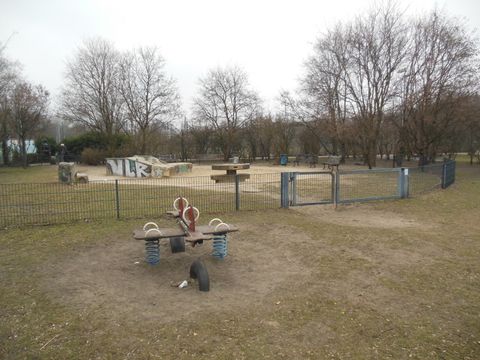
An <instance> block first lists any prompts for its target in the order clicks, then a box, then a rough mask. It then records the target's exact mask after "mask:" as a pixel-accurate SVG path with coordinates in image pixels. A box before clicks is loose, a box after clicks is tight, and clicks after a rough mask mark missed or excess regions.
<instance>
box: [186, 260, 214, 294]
mask: <svg viewBox="0 0 480 360" xmlns="http://www.w3.org/2000/svg"><path fill="white" fill-rule="evenodd" d="M190 277H191V278H192V279H197V281H198V289H199V290H200V291H209V290H210V279H209V277H208V271H207V268H206V266H205V265H204V264H203V263H202V262H201V261H200V260H195V261H194V262H193V263H192V265H191V266H190Z"/></svg>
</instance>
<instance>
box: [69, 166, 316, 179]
mask: <svg viewBox="0 0 480 360" xmlns="http://www.w3.org/2000/svg"><path fill="white" fill-rule="evenodd" d="M76 169H77V171H78V172H82V173H85V174H87V175H88V178H89V180H91V181H99V180H115V179H131V178H128V177H124V176H114V175H107V168H106V166H86V165H77V166H76ZM293 169H294V170H295V171H318V170H319V169H318V168H309V167H306V166H296V167H294V168H293V167H285V166H275V165H257V164H251V166H250V169H247V170H239V171H238V173H239V174H251V175H256V174H272V173H281V172H284V171H293ZM221 174H225V171H222V170H212V166H211V165H196V164H193V167H192V172H189V173H182V174H178V175H175V176H172V177H170V178H191V177H199V176H210V175H221Z"/></svg>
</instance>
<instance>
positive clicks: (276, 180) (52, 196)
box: [0, 161, 455, 228]
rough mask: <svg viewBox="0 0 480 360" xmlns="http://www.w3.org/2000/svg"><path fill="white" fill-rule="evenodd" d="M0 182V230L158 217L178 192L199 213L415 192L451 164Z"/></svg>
mask: <svg viewBox="0 0 480 360" xmlns="http://www.w3.org/2000/svg"><path fill="white" fill-rule="evenodd" d="M240 180H241V179H240V177H239V176H235V175H232V178H231V180H230V181H229V182H225V183H215V182H214V181H212V180H211V179H210V177H208V176H204V177H181V178H145V179H122V180H109V181H92V182H90V183H88V184H73V185H65V184H61V183H37V184H3V185H0V227H2V228H5V227H9V226H22V225H36V224H58V223H68V222H73V221H84V220H93V219H108V218H117V219H126V218H158V217H159V216H161V215H162V214H164V213H165V212H166V211H167V210H171V209H172V202H173V200H174V199H175V198H176V197H178V196H183V197H186V198H187V199H188V200H189V202H190V203H191V204H193V205H194V206H196V207H197V208H199V209H200V210H201V211H202V212H207V213H215V212H227V211H235V210H261V209H275V208H279V207H289V206H297V205H307V204H327V203H350V202H356V201H368V200H379V199H394V198H405V197H408V196H415V195H417V194H420V193H423V192H426V191H429V190H431V189H435V188H440V187H442V188H446V187H448V186H449V185H451V184H452V183H453V182H454V181H455V162H453V161H451V162H446V163H443V164H438V165H430V166H424V167H421V168H410V169H373V170H357V171H340V172H333V173H332V172H326V171H317V172H284V173H281V174H278V173H271V174H251V175H250V179H248V180H245V181H240Z"/></svg>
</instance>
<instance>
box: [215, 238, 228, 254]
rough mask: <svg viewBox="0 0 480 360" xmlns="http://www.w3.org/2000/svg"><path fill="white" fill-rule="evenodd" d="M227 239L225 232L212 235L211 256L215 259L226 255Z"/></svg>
mask: <svg viewBox="0 0 480 360" xmlns="http://www.w3.org/2000/svg"><path fill="white" fill-rule="evenodd" d="M227 250H228V239H227V234H223V235H215V236H214V237H213V252H212V256H213V257H216V258H217V259H223V258H225V256H227Z"/></svg>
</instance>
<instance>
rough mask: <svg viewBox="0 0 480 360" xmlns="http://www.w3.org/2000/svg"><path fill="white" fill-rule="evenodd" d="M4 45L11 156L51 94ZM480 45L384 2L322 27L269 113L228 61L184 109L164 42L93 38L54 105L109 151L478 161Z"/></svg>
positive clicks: (440, 19)
mask: <svg viewBox="0 0 480 360" xmlns="http://www.w3.org/2000/svg"><path fill="white" fill-rule="evenodd" d="M0 51H1V52H0V119H1V124H0V125H1V130H0V134H1V141H2V150H4V151H3V155H4V157H5V154H6V153H8V149H4V148H6V144H7V140H8V139H11V138H13V137H15V138H17V139H18V140H19V142H20V143H22V142H23V143H24V142H25V140H26V139H28V138H29V137H32V136H35V135H38V133H39V131H40V132H41V129H42V126H41V125H42V122H45V121H46V120H48V112H47V110H48V100H49V94H48V92H47V91H46V90H45V89H44V88H43V87H41V86H37V85H32V84H29V83H27V82H26V81H25V80H23V79H21V76H20V75H19V73H20V72H19V66H18V64H16V63H14V62H12V61H10V60H9V59H8V58H7V57H6V56H5V55H4V48H0ZM478 55H479V47H478V41H477V39H476V37H475V35H474V34H473V33H472V32H470V31H469V29H468V28H467V27H466V26H465V25H464V23H463V22H462V21H461V20H459V19H456V18H453V17H450V16H448V15H447V14H445V13H443V12H440V11H438V10H432V11H430V12H428V13H426V14H423V15H421V16H417V17H414V18H413V17H408V16H406V15H405V14H404V13H403V12H402V11H400V10H399V9H398V8H397V7H396V6H395V5H394V4H393V3H391V2H386V3H383V4H381V5H379V6H376V7H373V8H371V9H370V10H368V11H366V12H365V13H363V14H360V15H358V16H357V17H356V18H355V19H353V20H351V21H349V22H344V23H338V24H336V25H335V26H333V27H331V28H329V29H327V30H326V31H325V32H324V33H322V34H321V35H320V36H319V37H318V38H317V40H316V41H315V43H314V45H313V49H312V54H311V55H310V56H309V57H308V59H307V60H306V62H305V64H304V67H303V74H302V76H301V80H300V81H299V84H298V89H297V91H294V92H282V93H280V94H279V97H278V109H277V110H276V111H274V112H273V113H272V112H270V111H267V110H265V109H264V108H263V103H262V100H261V98H260V96H259V95H258V93H257V92H256V91H255V90H254V89H253V88H252V86H251V85H250V83H249V81H248V75H247V73H246V72H245V71H244V70H243V69H242V68H241V67H238V66H230V67H218V68H214V69H211V70H210V71H208V72H207V73H206V75H205V76H203V77H201V78H200V79H199V80H198V89H197V92H196V96H195V97H194V99H193V105H192V108H191V115H190V116H189V117H188V118H187V116H186V115H185V111H184V110H183V108H182V104H181V101H180V95H179V92H178V89H177V86H176V82H175V80H174V79H173V78H172V77H170V76H169V75H168V74H167V72H166V70H165V60H164V59H163V57H162V56H161V54H160V53H159V51H158V49H157V48H155V47H143V48H138V49H133V50H131V51H125V52H120V51H118V50H117V49H116V48H115V46H114V44H112V43H111V42H108V41H106V40H104V39H101V38H96V39H90V40H88V41H85V42H84V43H83V44H82V45H81V46H80V47H79V48H78V49H77V51H76V52H75V54H73V56H72V57H71V59H70V60H69V61H68V62H67V64H66V74H65V81H64V84H63V90H62V93H61V95H60V101H59V104H60V105H59V107H58V109H56V110H55V114H56V115H57V116H58V117H60V118H61V119H63V120H65V121H67V122H68V123H70V124H73V125H75V126H76V127H77V128H78V129H80V130H79V131H81V132H89V133H93V134H101V137H100V138H101V139H103V140H102V143H101V144H100V145H101V156H115V155H133V154H134V153H142V154H153V155H158V154H161V153H174V154H177V155H178V156H179V157H181V158H182V159H191V158H198V157H201V156H208V154H221V156H222V157H223V158H224V159H225V160H226V159H228V158H230V157H231V156H233V155H238V156H241V157H244V158H248V159H251V160H252V159H255V158H257V157H261V158H264V159H270V158H271V156H277V155H279V154H281V153H286V154H291V155H293V154H295V153H309V154H317V155H318V154H334V155H339V156H340V157H341V159H342V161H344V160H345V159H346V158H347V157H349V156H354V157H360V158H362V159H363V161H364V163H365V164H366V165H368V166H369V167H374V166H376V160H377V157H378V155H382V156H384V157H386V158H391V157H394V158H395V160H396V162H397V164H398V165H399V166H400V165H401V163H402V160H403V159H404V158H405V157H412V156H418V158H419V161H420V163H421V164H426V163H428V162H431V161H435V158H436V157H437V156H438V155H441V154H454V153H456V152H459V151H466V152H468V153H469V154H470V156H471V160H472V161H473V158H474V157H475V156H478V157H479V160H480V154H479V150H480V120H479V115H478V114H479V112H478V110H479V108H480V97H479V94H478V90H479V88H478V84H479V82H478V74H479V70H480V65H479V64H480V63H479V56H478ZM119 136H120V137H121V139H122V141H119V140H118V139H119ZM87 138H88V136H87ZM91 138H92V136H90V137H89V139H91ZM96 138H99V137H96ZM67 140H68V139H67ZM77 140H78V139H77ZM79 143H80V145H78V144H79ZM76 144H77V145H78V146H77V145H76V147H75V149H77V148H78V150H76V151H84V150H85V149H89V150H88V151H90V153H89V154H90V155H91V151H92V149H91V148H90V147H88V146H83V147H82V144H81V141H77V142H76ZM118 144H121V145H118ZM100 145H98V144H97V145H96V147H100ZM94 150H95V149H94ZM97 150H98V151H100V150H99V149H97Z"/></svg>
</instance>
